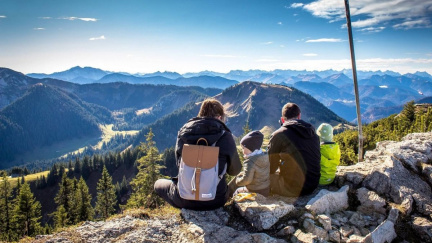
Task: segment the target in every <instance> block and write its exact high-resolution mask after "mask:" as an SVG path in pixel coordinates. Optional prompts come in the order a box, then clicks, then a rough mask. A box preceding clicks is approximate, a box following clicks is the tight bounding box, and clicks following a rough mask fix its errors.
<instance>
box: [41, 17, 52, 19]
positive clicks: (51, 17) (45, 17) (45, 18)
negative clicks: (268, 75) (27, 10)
mask: <svg viewBox="0 0 432 243" xmlns="http://www.w3.org/2000/svg"><path fill="white" fill-rule="evenodd" d="M39 19H52V17H39Z"/></svg>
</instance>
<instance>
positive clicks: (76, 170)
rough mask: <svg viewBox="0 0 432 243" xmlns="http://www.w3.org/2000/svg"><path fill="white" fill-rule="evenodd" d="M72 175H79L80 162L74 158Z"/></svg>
mask: <svg viewBox="0 0 432 243" xmlns="http://www.w3.org/2000/svg"><path fill="white" fill-rule="evenodd" d="M74 173H75V174H78V175H79V174H81V162H80V160H79V158H78V157H76V158H75V166H74Z"/></svg>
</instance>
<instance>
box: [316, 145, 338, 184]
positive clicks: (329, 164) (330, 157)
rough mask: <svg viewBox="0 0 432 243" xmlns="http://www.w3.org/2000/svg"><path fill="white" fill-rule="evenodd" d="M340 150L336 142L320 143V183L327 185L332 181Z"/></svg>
mask: <svg viewBox="0 0 432 243" xmlns="http://www.w3.org/2000/svg"><path fill="white" fill-rule="evenodd" d="M340 157H341V152H340V149H339V145H338V144H336V143H321V177H320V180H319V184H320V185H328V184H330V183H332V182H333V180H334V178H335V175H336V167H337V166H338V165H339V163H340Z"/></svg>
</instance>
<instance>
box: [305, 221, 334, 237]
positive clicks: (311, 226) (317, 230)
mask: <svg viewBox="0 0 432 243" xmlns="http://www.w3.org/2000/svg"><path fill="white" fill-rule="evenodd" d="M303 227H304V228H305V230H306V232H308V233H312V234H313V235H315V236H317V237H318V239H320V240H327V239H328V234H327V231H326V230H325V229H323V228H321V227H319V226H317V225H315V222H314V221H313V220H312V219H305V220H304V221H303Z"/></svg>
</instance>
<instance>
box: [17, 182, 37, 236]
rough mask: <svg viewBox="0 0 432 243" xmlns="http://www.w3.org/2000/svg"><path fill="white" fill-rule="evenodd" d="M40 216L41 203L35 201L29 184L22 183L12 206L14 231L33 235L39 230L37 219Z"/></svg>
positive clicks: (23, 234)
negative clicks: (13, 206)
mask: <svg viewBox="0 0 432 243" xmlns="http://www.w3.org/2000/svg"><path fill="white" fill-rule="evenodd" d="M40 218H41V205H40V203H39V202H38V201H36V199H35V197H34V196H33V193H32V192H31V190H30V186H29V184H27V183H24V184H22V186H21V189H20V192H19V195H18V197H17V200H16V205H15V208H14V216H13V222H14V224H15V231H16V232H17V233H18V235H19V236H20V237H21V236H34V235H36V234H38V233H40V231H41V226H40V223H39V220H40Z"/></svg>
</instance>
